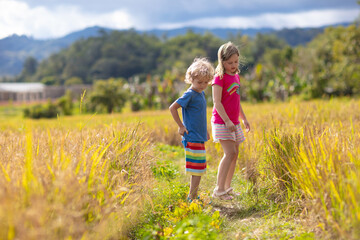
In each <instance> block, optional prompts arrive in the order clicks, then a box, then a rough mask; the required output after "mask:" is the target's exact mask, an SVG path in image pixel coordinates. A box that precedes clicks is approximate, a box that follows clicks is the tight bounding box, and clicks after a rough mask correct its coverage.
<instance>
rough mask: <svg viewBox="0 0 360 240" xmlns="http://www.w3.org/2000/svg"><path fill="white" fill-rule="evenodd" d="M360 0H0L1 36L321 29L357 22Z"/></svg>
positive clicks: (52, 36)
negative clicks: (102, 30) (93, 30)
mask: <svg viewBox="0 0 360 240" xmlns="http://www.w3.org/2000/svg"><path fill="white" fill-rule="evenodd" d="M359 16H360V5H359V4H358V3H357V0H247V1H244V0H0V39H2V38H4V37H7V36H10V35H13V34H18V35H27V36H30V37H33V38H35V39H51V38H57V37H63V36H65V35H66V34H69V33H71V32H74V31H79V30H82V29H84V28H86V27H92V26H100V27H106V28H112V29H118V30H123V29H129V28H135V29H137V30H151V29H172V28H180V27H191V26H192V27H204V28H261V27H271V28H274V29H282V28H295V27H319V26H324V25H329V24H337V23H344V22H353V21H354V20H355V19H357V18H359Z"/></svg>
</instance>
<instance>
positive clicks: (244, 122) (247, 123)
mask: <svg viewBox="0 0 360 240" xmlns="http://www.w3.org/2000/svg"><path fill="white" fill-rule="evenodd" d="M243 124H244V125H245V128H246V132H247V133H248V132H250V124H249V122H248V121H247V120H246V119H245V120H243Z"/></svg>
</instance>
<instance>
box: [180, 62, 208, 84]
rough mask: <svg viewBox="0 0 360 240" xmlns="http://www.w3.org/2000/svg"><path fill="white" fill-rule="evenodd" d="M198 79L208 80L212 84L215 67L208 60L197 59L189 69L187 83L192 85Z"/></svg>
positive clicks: (186, 76)
mask: <svg viewBox="0 0 360 240" xmlns="http://www.w3.org/2000/svg"><path fill="white" fill-rule="evenodd" d="M196 78H202V79H204V80H208V81H209V83H211V80H212V79H213V78H214V67H213V66H212V65H211V63H210V62H209V60H207V59H206V58H195V59H194V61H193V63H192V64H191V65H190V66H189V68H188V69H187V71H186V74H185V82H186V83H189V84H192V83H193V81H194V79H196Z"/></svg>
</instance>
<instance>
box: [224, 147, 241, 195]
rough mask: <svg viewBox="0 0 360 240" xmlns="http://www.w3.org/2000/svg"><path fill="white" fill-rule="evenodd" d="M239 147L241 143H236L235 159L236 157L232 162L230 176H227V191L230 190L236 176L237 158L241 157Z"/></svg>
mask: <svg viewBox="0 0 360 240" xmlns="http://www.w3.org/2000/svg"><path fill="white" fill-rule="evenodd" d="M239 145H240V143H237V142H235V157H234V159H233V160H232V162H231V164H230V167H229V171H228V174H227V176H226V181H225V190H226V189H229V188H230V186H231V181H232V178H233V176H234V172H235V169H236V162H237V158H238V156H239Z"/></svg>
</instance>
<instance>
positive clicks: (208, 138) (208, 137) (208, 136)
mask: <svg viewBox="0 0 360 240" xmlns="http://www.w3.org/2000/svg"><path fill="white" fill-rule="evenodd" d="M206 135H207V140H210V134H209V132H207V133H206Z"/></svg>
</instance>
